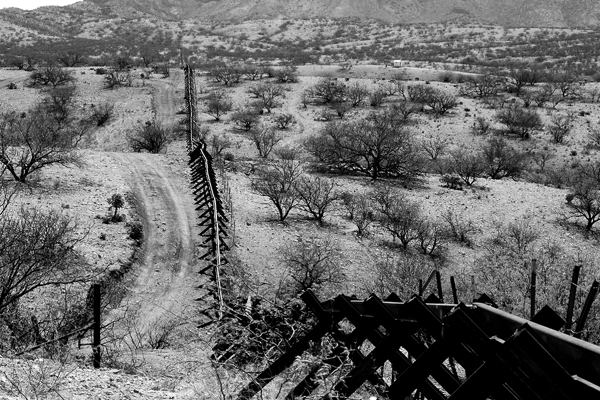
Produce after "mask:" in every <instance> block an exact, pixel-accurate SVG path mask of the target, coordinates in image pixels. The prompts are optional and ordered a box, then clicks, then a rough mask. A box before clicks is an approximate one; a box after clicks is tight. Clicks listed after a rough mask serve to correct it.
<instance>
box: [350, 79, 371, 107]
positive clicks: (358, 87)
mask: <svg viewBox="0 0 600 400" xmlns="http://www.w3.org/2000/svg"><path fill="white" fill-rule="evenodd" d="M346 94H347V97H348V101H349V102H350V104H351V105H352V107H360V106H361V105H362V104H363V103H364V102H365V100H366V99H367V98H368V97H369V90H368V89H367V88H366V87H365V86H364V85H362V84H360V83H358V82H355V83H353V84H351V85H350V86H348V88H347V90H346Z"/></svg>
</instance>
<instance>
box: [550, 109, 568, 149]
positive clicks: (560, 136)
mask: <svg viewBox="0 0 600 400" xmlns="http://www.w3.org/2000/svg"><path fill="white" fill-rule="evenodd" d="M574 120H575V116H574V115H573V113H567V115H557V114H554V115H553V116H552V120H551V123H550V125H548V127H547V130H548V133H549V134H550V136H552V141H553V142H554V143H564V141H565V139H566V138H567V136H569V133H570V132H571V128H572V127H573V121H574Z"/></svg>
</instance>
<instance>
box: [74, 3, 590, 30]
mask: <svg viewBox="0 0 600 400" xmlns="http://www.w3.org/2000/svg"><path fill="white" fill-rule="evenodd" d="M84 1H85V2H86V3H94V4H96V5H99V6H120V7H123V6H125V7H130V8H132V9H135V10H137V11H142V12H147V13H150V14H154V15H156V16H159V17H162V18H169V19H188V18H210V19H217V20H252V19H265V18H268V19H281V18H293V19H298V18H300V19H301V18H319V17H323V18H348V17H365V18H372V19H379V20H383V21H387V22H392V23H438V22H446V21H452V20H456V19H468V20H472V21H474V22H475V21H477V22H483V23H491V24H497V25H503V26H528V27H529V26H530V27H540V26H543V27H575V26H580V27H596V26H600V2H596V1H593V0H503V1H501V2H500V1H494V0H364V1H361V0H304V1H302V2H297V1H293V0H210V1H206V0H84Z"/></svg>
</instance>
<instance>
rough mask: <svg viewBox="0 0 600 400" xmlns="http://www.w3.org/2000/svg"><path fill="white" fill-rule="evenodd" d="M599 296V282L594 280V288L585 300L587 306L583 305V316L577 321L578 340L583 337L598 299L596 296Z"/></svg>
mask: <svg viewBox="0 0 600 400" xmlns="http://www.w3.org/2000/svg"><path fill="white" fill-rule="evenodd" d="M597 294H598V281H597V280H595V279H594V282H592V288H591V289H590V292H589V293H588V296H587V298H586V299H585V304H584V305H583V310H581V315H580V316H579V319H578V320H577V327H576V328H575V334H574V335H573V336H575V337H576V338H578V339H579V338H580V337H581V333H582V331H583V327H584V326H585V321H586V320H587V317H588V314H589V313H590V309H591V308H592V303H593V302H594V300H595V299H596V295H597Z"/></svg>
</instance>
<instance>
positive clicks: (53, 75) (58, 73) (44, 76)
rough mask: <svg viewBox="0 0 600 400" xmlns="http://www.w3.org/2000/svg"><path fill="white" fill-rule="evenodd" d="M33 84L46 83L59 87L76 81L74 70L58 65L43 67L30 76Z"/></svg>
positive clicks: (46, 84) (45, 84)
mask: <svg viewBox="0 0 600 400" xmlns="http://www.w3.org/2000/svg"><path fill="white" fill-rule="evenodd" d="M29 80H30V82H31V85H32V86H38V85H44V86H52V87H57V86H61V85H67V84H70V83H74V82H75V77H74V76H73V72H71V71H69V70H66V69H64V68H61V67H58V66H53V65H51V66H47V67H42V68H40V69H38V70H36V71H33V72H32V73H31V75H30V76H29Z"/></svg>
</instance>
